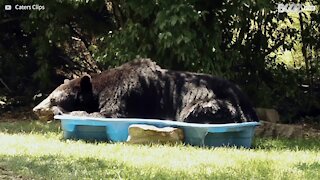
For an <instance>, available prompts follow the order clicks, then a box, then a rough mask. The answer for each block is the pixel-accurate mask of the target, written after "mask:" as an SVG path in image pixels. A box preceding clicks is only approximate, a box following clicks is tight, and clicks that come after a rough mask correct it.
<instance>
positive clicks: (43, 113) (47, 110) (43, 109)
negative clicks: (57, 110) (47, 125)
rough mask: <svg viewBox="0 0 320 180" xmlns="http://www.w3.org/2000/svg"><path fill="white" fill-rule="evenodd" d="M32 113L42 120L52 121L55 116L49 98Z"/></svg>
mask: <svg viewBox="0 0 320 180" xmlns="http://www.w3.org/2000/svg"><path fill="white" fill-rule="evenodd" d="M32 111H33V112H34V113H35V114H36V115H37V117H38V118H39V119H40V120H52V119H53V116H54V114H53V112H52V110H51V103H50V99H49V98H46V99H44V100H43V101H42V102H41V103H40V104H38V105H37V106H36V107H34V108H33V109H32Z"/></svg>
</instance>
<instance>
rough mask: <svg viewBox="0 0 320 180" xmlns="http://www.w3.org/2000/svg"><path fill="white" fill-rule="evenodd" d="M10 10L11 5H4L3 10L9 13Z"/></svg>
mask: <svg viewBox="0 0 320 180" xmlns="http://www.w3.org/2000/svg"><path fill="white" fill-rule="evenodd" d="M11 9H12V6H11V5H4V10H6V11H10V10H11Z"/></svg>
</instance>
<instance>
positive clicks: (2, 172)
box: [0, 166, 29, 180]
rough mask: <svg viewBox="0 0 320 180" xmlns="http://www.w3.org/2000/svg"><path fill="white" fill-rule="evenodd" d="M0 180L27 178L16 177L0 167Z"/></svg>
mask: <svg viewBox="0 0 320 180" xmlns="http://www.w3.org/2000/svg"><path fill="white" fill-rule="evenodd" d="M0 179H3V180H26V179H29V178H25V177H22V176H20V175H16V174H15V173H14V172H13V171H10V170H7V169H5V168H3V167H1V166H0Z"/></svg>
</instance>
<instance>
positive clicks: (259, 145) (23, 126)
mask: <svg viewBox="0 0 320 180" xmlns="http://www.w3.org/2000/svg"><path fill="white" fill-rule="evenodd" d="M0 132H4V133H8V134H30V133H34V134H49V133H53V134H56V135H61V134H62V129H61V127H60V121H53V122H50V123H46V122H41V121H14V122H0ZM61 140H64V139H63V137H62V135H61ZM75 140H77V139H75ZM85 142H89V143H92V142H93V143H96V142H106V141H96V140H92V141H90V140H88V141H85ZM252 149H263V150H274V149H284V150H286V149H287V150H320V141H319V140H318V139H285V138H278V139H271V138H259V137H256V138H255V140H254V142H253V145H252Z"/></svg>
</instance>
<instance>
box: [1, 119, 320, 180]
mask: <svg viewBox="0 0 320 180" xmlns="http://www.w3.org/2000/svg"><path fill="white" fill-rule="evenodd" d="M0 143H1V145H0V147H1V148H0V167H1V168H5V169H8V170H10V171H13V172H16V173H17V174H19V175H22V176H24V177H30V178H35V179H108V178H112V179H150V178H156V179H190V178H191V179H212V178H216V179H220V178H221V179H308V178H309V179H319V178H320V175H319V164H320V153H319V143H318V141H317V140H306V141H304V140H285V139H283V140H281V139H277V140H271V139H259V138H257V139H256V140H255V143H254V147H253V149H243V148H234V147H233V148H232V147H231V148H203V147H192V146H188V145H175V146H168V145H130V144H125V143H105V142H85V141H74V140H64V139H62V132H61V129H60V127H59V123H49V124H47V123H41V122H36V121H31V122H15V123H0Z"/></svg>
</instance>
